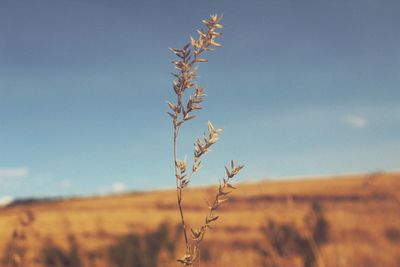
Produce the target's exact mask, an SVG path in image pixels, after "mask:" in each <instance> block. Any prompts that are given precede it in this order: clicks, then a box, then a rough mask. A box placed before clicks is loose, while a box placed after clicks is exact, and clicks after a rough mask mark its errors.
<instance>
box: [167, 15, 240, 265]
mask: <svg viewBox="0 0 400 267" xmlns="http://www.w3.org/2000/svg"><path fill="white" fill-rule="evenodd" d="M221 19H222V16H218V15H211V16H210V18H209V19H208V20H203V21H202V22H203V24H204V25H205V26H206V29H205V30H203V29H201V30H197V33H198V38H197V39H195V38H193V37H190V42H189V43H188V44H186V45H184V46H183V47H182V48H181V49H178V48H170V50H171V51H172V53H174V54H175V55H176V56H177V57H178V60H174V61H172V64H174V66H175V69H176V70H177V73H173V74H172V75H173V76H174V77H175V80H174V81H173V82H172V87H173V90H174V93H175V95H176V102H169V101H168V102H167V104H168V107H169V109H170V111H169V112H168V114H169V116H170V117H171V119H172V124H173V129H174V134H173V151H174V152H173V158H174V169H175V180H176V194H177V200H178V208H179V214H180V217H181V225H182V231H183V236H184V241H185V247H186V252H185V254H184V256H183V257H181V258H180V259H178V262H180V263H181V264H182V265H184V266H192V265H193V263H194V262H195V260H196V259H197V258H198V255H199V247H200V242H201V241H202V239H203V237H204V234H205V232H206V229H208V228H211V225H210V224H211V223H213V222H215V221H217V220H218V218H219V217H218V216H216V215H214V212H215V211H216V210H217V209H218V207H219V206H220V205H221V204H222V203H223V202H224V201H226V200H227V199H228V198H227V197H226V196H227V195H228V194H229V193H230V191H228V190H232V189H235V187H234V186H232V185H231V184H230V183H229V182H230V179H232V178H233V177H234V176H235V175H236V174H237V173H238V172H239V171H240V170H241V169H242V168H243V166H237V167H235V166H234V164H233V161H232V163H231V170H230V171H229V170H228V169H227V168H226V171H227V176H226V178H224V179H223V180H222V183H221V185H220V187H219V190H218V193H217V195H216V198H215V200H214V202H213V204H212V205H211V206H210V212H209V214H208V215H207V216H206V219H205V223H204V224H203V225H202V226H201V227H200V229H198V230H194V229H192V228H191V229H190V230H191V234H192V240H191V241H189V238H188V233H187V230H186V223H185V216H184V212H183V190H184V188H185V187H187V186H188V185H189V183H190V180H191V178H192V176H193V174H195V173H196V172H198V171H199V169H200V167H201V158H202V157H203V156H204V155H205V154H207V153H208V152H209V151H210V149H211V147H212V146H213V145H214V144H215V143H216V142H217V140H218V139H219V137H220V135H221V132H222V129H218V128H215V127H214V125H213V124H212V123H211V122H208V127H207V130H208V133H207V134H206V133H204V134H203V136H202V138H197V139H196V141H195V144H194V157H193V164H192V167H191V168H190V173H188V168H187V162H186V159H185V160H179V159H178V152H177V142H178V136H179V130H180V129H181V127H182V125H184V123H186V122H187V121H189V120H192V119H194V118H195V115H193V112H194V111H195V110H200V109H202V107H201V104H202V102H203V100H204V98H205V97H206V96H207V95H206V94H205V93H204V91H205V88H203V87H198V86H197V84H196V82H195V79H196V77H197V67H198V64H199V63H205V62H208V60H207V59H206V58H204V53H205V52H206V51H212V50H214V48H217V47H221V46H222V45H221V44H220V43H218V42H217V41H216V39H217V38H218V37H219V36H220V35H221V33H220V32H217V30H218V29H222V28H223V25H222V24H221V22H220V21H221ZM188 89H193V91H194V92H193V93H192V94H191V95H190V96H189V97H188V98H187V99H188V100H187V101H185V98H184V96H185V92H186V91H187V90H188Z"/></svg>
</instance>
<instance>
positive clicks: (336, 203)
mask: <svg viewBox="0 0 400 267" xmlns="http://www.w3.org/2000/svg"><path fill="white" fill-rule="evenodd" d="M215 190H216V188H215V187H207V188H196V189H188V190H187V191H185V200H186V202H187V204H186V205H185V204H184V207H185V209H186V211H187V217H188V224H189V225H191V226H193V227H195V226H196V225H195V223H198V222H201V221H202V220H203V214H204V213H205V211H206V209H207V205H206V204H205V198H208V199H211V198H212V196H213V195H214V194H215ZM399 192H400V174H398V173H373V174H368V175H355V176H344V177H329V178H327V177H324V178H321V179H317V178H313V179H306V178H305V179H296V180H287V181H264V182H256V183H242V184H240V186H239V189H238V190H237V191H235V195H234V196H232V198H231V200H230V203H229V204H227V205H225V206H224V207H221V210H220V212H219V215H221V218H220V221H219V222H218V224H216V225H215V227H214V228H213V229H212V230H211V231H210V232H208V234H207V235H206V237H205V241H204V245H203V247H202V249H201V263H200V264H201V266H326V267H328V266H332V267H336V266H343V267H344V266H349V267H351V266H363V267H370V266H371V267H372V266H377V267H378V266H387V267H390V266H393V267H395V266H399V262H400V256H399V255H400V212H399V211H400V202H399V198H400V194H399ZM175 194H176V193H175V192H174V191H168V190H167V191H156V192H145V193H128V194H123V195H112V196H103V197H88V198H75V199H63V200H43V201H26V202H20V203H14V204H11V205H9V206H7V207H3V208H2V209H1V210H0V211H1V212H0V236H1V237H2V238H1V241H0V251H1V262H2V263H1V266H12V265H11V258H12V257H14V256H15V254H18V255H20V256H19V257H20V258H21V263H22V266H178V263H177V262H176V258H177V257H178V256H179V255H178V254H179V251H180V250H181V247H180V246H182V242H183V240H182V236H181V235H180V229H179V215H178V212H177V209H176V195H175ZM28 210H29V211H32V212H33V214H34V220H33V222H32V223H31V224H29V225H27V226H21V225H20V224H19V223H18V219H17V218H18V217H19V216H21V215H23V214H24V212H26V211H28ZM316 221H319V223H315V222H316ZM321 222H322V223H321ZM193 224H194V225H193ZM16 228H18V229H19V230H22V231H23V232H24V234H25V238H23V239H16V238H13V231H15V229H16ZM149 259H151V260H149Z"/></svg>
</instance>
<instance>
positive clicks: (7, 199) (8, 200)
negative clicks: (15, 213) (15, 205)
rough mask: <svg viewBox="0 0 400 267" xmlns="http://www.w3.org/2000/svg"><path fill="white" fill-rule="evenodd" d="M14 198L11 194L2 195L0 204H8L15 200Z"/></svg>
mask: <svg viewBox="0 0 400 267" xmlns="http://www.w3.org/2000/svg"><path fill="white" fill-rule="evenodd" d="M13 200H14V198H13V197H11V196H4V197H0V206H7V205H8V204H10V203H11V202H13Z"/></svg>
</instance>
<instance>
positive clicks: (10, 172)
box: [0, 167, 29, 178]
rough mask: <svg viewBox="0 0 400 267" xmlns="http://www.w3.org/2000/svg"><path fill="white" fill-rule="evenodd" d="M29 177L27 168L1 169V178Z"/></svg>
mask: <svg viewBox="0 0 400 267" xmlns="http://www.w3.org/2000/svg"><path fill="white" fill-rule="evenodd" d="M28 175H29V170H28V168H27V167H17V168H4V167H0V178H23V177H26V176H28Z"/></svg>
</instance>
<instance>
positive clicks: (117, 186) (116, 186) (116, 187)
mask: <svg viewBox="0 0 400 267" xmlns="http://www.w3.org/2000/svg"><path fill="white" fill-rule="evenodd" d="M111 190H112V192H114V193H121V192H124V191H125V190H126V185H125V184H124V183H122V182H115V183H113V184H112V186H111Z"/></svg>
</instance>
